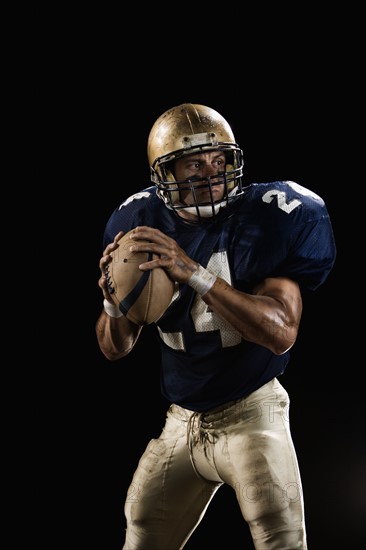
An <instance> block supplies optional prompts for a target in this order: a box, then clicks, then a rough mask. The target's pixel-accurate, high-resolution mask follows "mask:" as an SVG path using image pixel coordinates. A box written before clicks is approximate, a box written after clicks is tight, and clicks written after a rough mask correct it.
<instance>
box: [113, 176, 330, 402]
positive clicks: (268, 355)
mask: <svg viewBox="0 0 366 550" xmlns="http://www.w3.org/2000/svg"><path fill="white" fill-rule="evenodd" d="M137 225H147V226H150V227H155V228H157V229H160V230H161V231H162V232H164V233H166V234H167V235H169V236H170V237H172V238H173V239H175V240H176V241H177V243H178V244H179V246H181V247H182V248H183V249H184V250H185V251H186V253H187V254H188V256H190V257H191V258H192V259H193V260H194V261H195V262H198V263H199V264H201V265H202V266H203V267H206V268H207V269H208V270H209V271H210V272H211V273H214V274H215V275H217V276H218V277H221V278H222V279H224V280H226V281H227V282H228V283H230V284H231V285H232V286H233V287H234V288H236V289H238V290H240V291H244V292H249V293H250V292H252V289H253V287H254V286H255V285H256V284H257V283H259V282H260V281H262V280H263V279H264V278H266V277H277V276H285V277H289V278H291V279H294V280H296V281H297V282H298V283H299V285H300V288H301V290H302V292H305V291H312V290H315V289H316V288H317V287H319V286H320V285H321V284H322V283H323V282H324V281H325V280H326V278H327V276H328V274H329V272H330V271H331V269H332V267H333V264H334V262H335V257H336V247H335V242H334V235H333V230H332V226H331V222H330V219H329V215H328V212H327V209H326V206H325V204H324V201H323V200H322V199H321V198H320V197H319V196H318V195H316V194H315V193H313V192H312V191H310V190H309V189H306V188H304V187H302V186H300V185H298V184H297V183H294V182H288V181H287V182H280V181H276V182H273V183H253V184H251V185H249V186H248V187H246V190H245V193H244V195H242V196H240V197H238V198H237V200H236V202H235V203H234V204H233V205H232V206H230V207H228V210H227V212H226V216H225V217H224V218H222V219H221V220H220V219H219V220H218V222H215V223H209V224H207V225H198V224H197V225H193V224H188V223H186V222H185V221H183V220H182V219H180V218H179V217H178V216H177V215H176V214H175V213H174V212H172V211H171V210H169V209H168V208H167V207H166V206H165V204H164V203H163V201H162V200H161V199H160V198H159V197H158V196H157V195H156V188H155V186H151V187H148V188H146V189H144V190H143V191H141V192H139V193H136V194H134V195H132V196H131V197H129V198H128V199H127V200H125V201H124V202H123V203H122V204H121V205H120V206H119V208H117V209H116V210H115V211H114V212H113V213H112V215H111V217H110V219H109V220H108V222H107V225H106V229H105V234H104V246H106V245H107V244H109V243H110V242H112V241H113V238H114V237H115V235H116V234H117V233H118V231H120V230H122V231H124V232H127V231H129V230H130V229H133V228H134V227H136V226H137ZM176 287H177V291H176V293H175V295H174V297H173V300H172V302H171V304H170V306H169V308H168V310H167V311H166V312H165V314H164V315H163V317H161V318H160V319H159V321H158V322H157V332H158V336H159V342H160V346H161V353H162V370H161V390H162V393H163V395H164V396H165V397H166V398H167V399H168V400H169V401H170V402H173V403H177V404H178V405H181V406H182V407H185V408H187V409H190V410H193V411H205V410H208V409H211V408H213V407H217V406H219V405H221V404H223V403H226V402H228V401H231V400H235V399H239V398H241V397H244V396H246V395H248V394H249V393H251V392H252V391H254V390H256V389H258V388H259V387H261V386H262V385H263V384H265V383H266V382H268V381H269V380H271V379H272V378H273V377H274V376H279V375H281V374H282V373H283V372H284V370H285V368H286V365H287V363H288V359H289V352H287V353H285V354H283V355H281V356H277V355H274V354H273V353H272V352H271V351H269V350H268V349H267V348H264V347H263V346H260V345H258V344H252V343H250V342H246V341H245V340H243V338H242V337H241V336H240V334H239V333H238V332H237V331H236V330H234V329H233V328H232V327H231V326H230V325H229V324H227V323H226V322H225V321H223V320H222V319H221V318H219V317H218V316H217V315H216V314H215V313H214V312H212V311H210V310H209V308H208V306H207V304H206V303H205V302H204V301H203V300H202V298H201V297H200V296H198V295H197V294H196V293H195V292H194V290H193V289H191V288H190V287H189V286H188V285H184V284H181V285H176Z"/></svg>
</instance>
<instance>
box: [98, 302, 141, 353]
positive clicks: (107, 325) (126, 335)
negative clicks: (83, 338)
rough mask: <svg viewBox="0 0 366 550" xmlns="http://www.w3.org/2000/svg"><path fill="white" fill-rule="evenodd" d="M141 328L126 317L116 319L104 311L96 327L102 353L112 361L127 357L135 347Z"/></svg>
mask: <svg viewBox="0 0 366 550" xmlns="http://www.w3.org/2000/svg"><path fill="white" fill-rule="evenodd" d="M141 328H142V327H140V326H138V325H135V324H133V323H131V322H130V321H129V320H128V319H126V317H124V316H122V317H119V318H114V317H110V316H109V315H108V314H107V313H106V312H105V311H102V313H101V315H100V317H99V319H98V320H97V323H96V327H95V330H96V335H97V340H98V343H99V347H100V349H101V351H102V352H103V354H104V355H105V356H106V357H107V359H109V360H111V361H116V360H117V359H121V358H122V357H125V356H126V355H128V354H129V353H130V351H131V350H132V348H133V347H134V345H135V343H136V341H137V339H138V337H139V335H140V332H141Z"/></svg>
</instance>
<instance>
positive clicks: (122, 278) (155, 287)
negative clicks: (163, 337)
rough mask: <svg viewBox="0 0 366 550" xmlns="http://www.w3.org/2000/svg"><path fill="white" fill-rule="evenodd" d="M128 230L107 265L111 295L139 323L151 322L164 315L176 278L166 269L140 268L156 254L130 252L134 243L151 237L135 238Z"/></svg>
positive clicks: (128, 316) (130, 317)
mask: <svg viewBox="0 0 366 550" xmlns="http://www.w3.org/2000/svg"><path fill="white" fill-rule="evenodd" d="M130 233H131V231H129V232H128V233H126V234H125V235H123V237H122V238H121V239H120V241H119V247H118V248H117V249H116V250H114V251H113V252H112V253H111V256H112V261H111V262H110V263H109V264H108V266H107V268H106V277H107V282H108V289H109V292H110V295H111V297H112V299H113V301H114V303H115V304H116V306H117V307H118V308H119V310H120V311H121V312H122V313H123V315H125V317H127V319H129V320H130V321H132V322H133V323H136V324H137V325H141V326H143V325H150V324H151V323H154V322H155V321H157V320H158V319H160V317H161V316H162V315H163V313H164V312H165V311H166V309H167V308H168V306H169V304H170V302H171V300H172V298H173V294H174V282H173V281H172V280H171V279H170V278H169V277H168V275H167V273H166V271H165V270H164V269H163V268H161V267H158V268H155V269H152V270H151V271H141V270H140V269H139V265H140V264H141V263H143V262H148V261H151V260H152V259H155V258H156V257H157V256H156V255H155V254H152V253H150V252H130V250H129V248H130V246H131V245H132V244H134V243H136V244H144V243H146V242H148V241H144V240H134V239H131V238H130Z"/></svg>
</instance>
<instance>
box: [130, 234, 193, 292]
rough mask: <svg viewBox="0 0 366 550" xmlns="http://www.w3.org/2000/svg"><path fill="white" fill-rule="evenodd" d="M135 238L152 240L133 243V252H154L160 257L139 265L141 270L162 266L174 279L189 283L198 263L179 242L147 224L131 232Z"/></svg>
mask: <svg viewBox="0 0 366 550" xmlns="http://www.w3.org/2000/svg"><path fill="white" fill-rule="evenodd" d="M131 235H132V236H133V239H134V240H138V239H142V240H148V241H151V242H150V243H144V244H141V245H139V244H133V245H132V246H131V250H132V251H133V252H152V253H155V254H158V255H159V258H158V259H156V260H152V261H150V262H144V263H142V264H140V265H139V268H140V269H141V271H148V270H149V269H154V268H156V267H162V268H163V269H165V271H166V272H167V273H168V275H169V277H170V278H171V279H172V280H173V281H177V282H178V283H187V281H188V280H189V279H190V277H191V276H192V273H193V272H194V271H196V269H197V267H198V264H197V263H195V262H194V261H193V260H192V259H191V258H190V257H189V256H187V254H186V253H185V252H184V250H183V249H182V248H180V246H179V245H178V244H177V242H176V241H175V240H174V239H172V238H171V237H168V235H166V234H165V233H163V232H162V231H160V230H159V229H155V228H153V227H147V226H145V225H144V226H138V227H135V228H134V229H133V231H132V232H131Z"/></svg>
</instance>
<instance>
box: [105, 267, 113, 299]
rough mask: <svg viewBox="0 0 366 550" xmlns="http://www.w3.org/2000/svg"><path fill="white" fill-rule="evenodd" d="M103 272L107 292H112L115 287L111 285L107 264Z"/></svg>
mask: <svg viewBox="0 0 366 550" xmlns="http://www.w3.org/2000/svg"><path fill="white" fill-rule="evenodd" d="M104 274H105V277H106V279H107V286H108V292H109V294H113V292H114V290H115V289H114V287H113V285H112V282H111V276H110V274H109V264H107V265H106V267H105V268H104Z"/></svg>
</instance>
